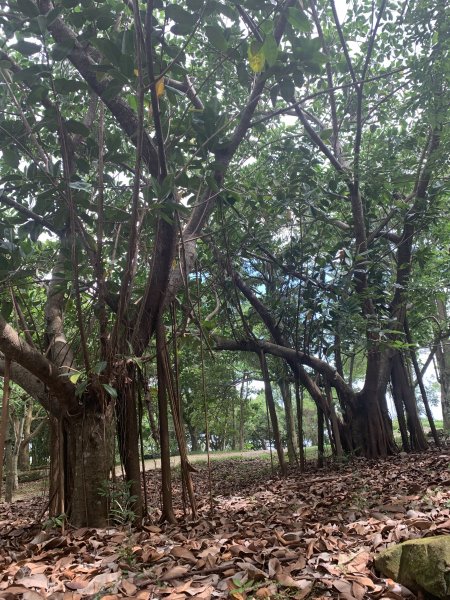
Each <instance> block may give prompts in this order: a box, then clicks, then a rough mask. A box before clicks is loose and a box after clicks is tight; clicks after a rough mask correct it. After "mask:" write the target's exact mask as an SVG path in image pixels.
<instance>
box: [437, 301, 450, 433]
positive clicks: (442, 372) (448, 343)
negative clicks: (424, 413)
mask: <svg viewBox="0 0 450 600" xmlns="http://www.w3.org/2000/svg"><path fill="white" fill-rule="evenodd" d="M436 307H437V315H438V319H439V322H440V323H441V326H442V327H443V328H445V327H447V321H448V315H447V307H446V306H445V303H444V302H443V301H442V299H441V298H436ZM436 358H437V364H438V368H439V383H440V386H441V406H442V418H443V420H444V433H445V434H446V435H450V336H447V337H445V338H444V339H442V340H440V341H439V342H438V345H437V350H436Z"/></svg>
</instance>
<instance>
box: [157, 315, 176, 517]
mask: <svg viewBox="0 0 450 600" xmlns="http://www.w3.org/2000/svg"><path fill="white" fill-rule="evenodd" d="M165 339H166V335H165V331H164V324H163V322H162V319H161V317H160V318H159V319H158V323H157V326H156V352H157V360H156V363H157V373H158V412H159V440H160V448H161V488H162V516H161V519H162V520H166V521H168V522H169V523H176V522H177V520H176V518H175V513H174V511H173V503H172V472H171V467H170V439H169V411H168V399H167V381H166V369H165V365H164V353H165Z"/></svg>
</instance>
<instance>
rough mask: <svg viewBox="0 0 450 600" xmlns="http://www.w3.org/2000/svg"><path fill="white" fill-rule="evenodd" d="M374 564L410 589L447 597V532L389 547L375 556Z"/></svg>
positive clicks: (449, 587) (449, 588) (449, 541)
mask: <svg viewBox="0 0 450 600" xmlns="http://www.w3.org/2000/svg"><path fill="white" fill-rule="evenodd" d="M375 567H376V568H377V569H378V570H379V571H380V572H381V573H383V575H385V576H386V577H390V578H391V579H393V580H394V581H397V582H398V583H401V584H402V585H404V586H405V587H407V588H409V589H410V590H411V591H413V592H418V591H422V592H425V593H426V594H430V595H431V596H434V597H435V598H439V599H441V600H444V599H446V600H450V535H440V536H436V537H431V538H422V539H418V540H408V541H407V542H403V543H402V544H398V545H397V546H391V547H390V548H388V549H387V550H384V551H383V552H381V553H380V554H379V555H378V556H377V557H376V558H375Z"/></svg>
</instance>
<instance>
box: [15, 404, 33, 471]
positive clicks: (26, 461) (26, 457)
mask: <svg viewBox="0 0 450 600" xmlns="http://www.w3.org/2000/svg"><path fill="white" fill-rule="evenodd" d="M24 411H25V416H24V421H23V439H24V440H27V439H28V438H29V437H30V434H31V425H32V423H33V400H32V399H31V398H28V399H27V400H26V406H25V409H24ZM18 463H19V470H20V471H28V469H29V468H30V446H29V442H26V443H23V442H22V441H21V442H20V448H19V459H18Z"/></svg>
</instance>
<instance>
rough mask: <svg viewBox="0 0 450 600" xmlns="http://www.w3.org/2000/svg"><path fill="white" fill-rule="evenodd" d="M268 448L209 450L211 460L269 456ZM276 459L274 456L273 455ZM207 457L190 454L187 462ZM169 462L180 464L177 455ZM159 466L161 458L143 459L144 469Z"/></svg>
mask: <svg viewBox="0 0 450 600" xmlns="http://www.w3.org/2000/svg"><path fill="white" fill-rule="evenodd" d="M269 455H270V452H269V450H245V451H243V452H239V451H237V452H211V453H210V458H211V460H223V459H224V458H254V457H257V456H260V457H263V456H269ZM274 459H275V460H276V456H274ZM207 460H208V457H207V455H206V454H190V455H189V462H191V463H196V462H197V463H198V462H206V461H207ZM170 464H171V466H172V467H176V466H177V465H179V464H180V457H179V456H171V457H170ZM160 468H161V459H160V458H150V459H147V460H146V461H145V470H146V471H154V470H156V469H160ZM116 475H122V467H121V465H117V467H116Z"/></svg>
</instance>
